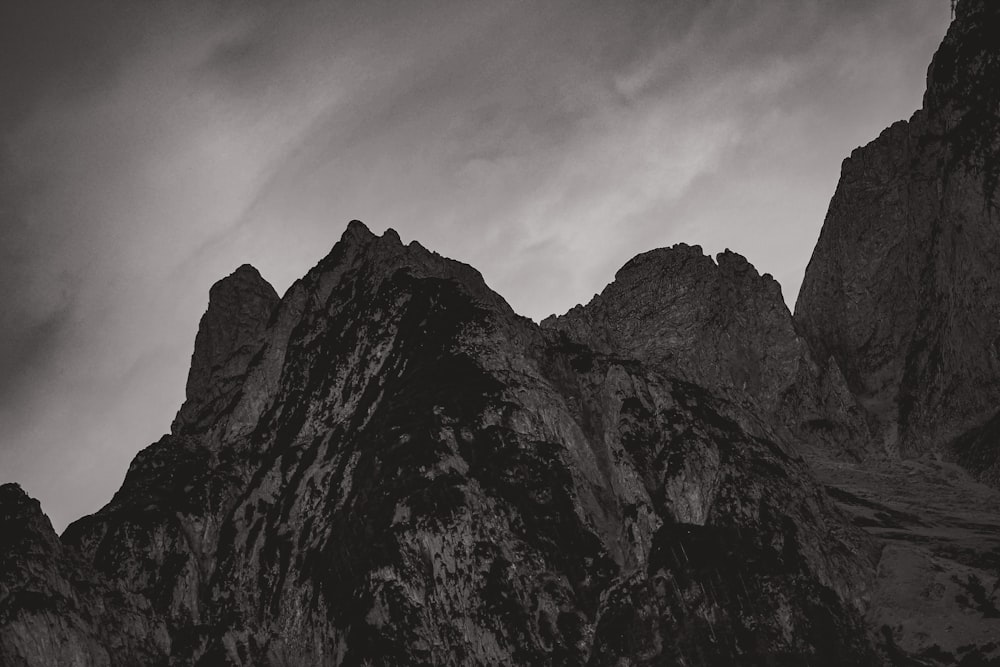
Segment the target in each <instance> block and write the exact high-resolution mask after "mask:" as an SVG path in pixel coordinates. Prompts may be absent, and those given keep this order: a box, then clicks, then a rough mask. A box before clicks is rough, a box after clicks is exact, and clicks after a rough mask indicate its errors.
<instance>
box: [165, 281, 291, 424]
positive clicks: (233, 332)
mask: <svg viewBox="0 0 1000 667" xmlns="http://www.w3.org/2000/svg"><path fill="white" fill-rule="evenodd" d="M278 301H279V299H278V294H277V293H276V292H275V291H274V288H273V287H271V285H270V284H269V283H268V282H267V281H266V280H264V279H263V278H261V276H260V273H258V271H257V269H255V268H253V267H252V266H250V265H249V264H244V265H243V266H241V267H240V268H238V269H236V271H234V272H233V273H232V275H230V276H229V277H227V278H224V279H223V280H220V281H219V282H217V283H216V284H215V285H213V286H212V289H211V290H210V291H209V299H208V310H207V311H206V312H205V314H204V315H203V316H202V318H201V324H200V325H199V326H198V336H197V338H195V342H194V354H193V355H192V357H191V370H190V372H189V374H188V381H187V400H185V401H184V405H183V406H181V409H180V411H179V412H178V413H177V417H176V419H175V420H174V424H173V427H172V430H173V432H174V433H197V432H200V431H204V430H206V429H207V428H209V427H210V426H214V425H216V421H217V417H218V415H220V414H222V413H224V412H226V411H227V409H228V408H229V407H230V403H232V402H233V401H234V400H238V399H239V392H240V390H241V388H242V384H243V379H244V376H245V374H246V371H247V368H248V367H249V366H250V362H251V361H252V360H253V358H254V355H256V354H257V353H259V352H260V348H261V346H262V344H263V340H262V339H261V337H260V336H261V333H262V331H263V329H264V328H265V327H266V326H267V324H268V320H269V319H270V317H271V313H272V312H273V311H274V309H275V307H276V306H277V305H278Z"/></svg>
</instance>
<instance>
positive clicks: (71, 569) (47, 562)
mask: <svg viewBox="0 0 1000 667" xmlns="http://www.w3.org/2000/svg"><path fill="white" fill-rule="evenodd" d="M0 536H2V538H3V547H2V548H0V664H3V665H8V666H9V667H20V666H22V665H32V666H34V665H46V666H48V665H51V666H52V667H59V666H62V665H101V666H104V665H108V666H110V665H139V664H141V665H157V664H167V661H166V656H167V652H168V650H169V646H170V643H169V637H168V635H167V633H166V631H165V629H164V626H163V623H162V621H161V620H160V619H159V617H158V615H157V614H156V612H155V611H154V610H153V609H152V608H151V605H150V604H149V601H147V600H146V599H145V598H143V597H142V596H139V595H134V594H132V593H129V592H125V591H122V590H118V589H117V588H116V587H114V586H112V585H110V584H109V582H107V581H105V580H102V579H101V578H100V577H99V576H98V575H97V574H96V573H95V572H94V570H93V568H91V567H90V566H89V565H87V564H86V563H84V562H83V561H81V560H80V559H78V558H77V557H76V556H75V554H73V553H72V551H70V550H69V549H66V548H65V547H64V546H63V545H62V544H61V543H60V541H59V538H58V537H57V536H56V534H55V532H54V531H53V530H52V524H50V523H49V520H48V518H46V516H45V515H44V514H42V510H41V507H39V504H38V501H37V500H33V499H31V498H29V497H28V496H27V495H26V494H25V493H24V491H22V490H21V487H19V486H18V485H16V484H4V485H3V486H0Z"/></svg>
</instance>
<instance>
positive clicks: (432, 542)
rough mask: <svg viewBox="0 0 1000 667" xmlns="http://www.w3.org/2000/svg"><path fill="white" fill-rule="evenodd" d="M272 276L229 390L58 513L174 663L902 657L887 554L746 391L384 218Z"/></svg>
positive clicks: (75, 548)
mask: <svg viewBox="0 0 1000 667" xmlns="http://www.w3.org/2000/svg"><path fill="white" fill-rule="evenodd" d="M232 281H233V279H232V278H230V279H227V281H224V282H223V283H221V285H222V286H223V287H225V286H226V285H227V282H229V283H232ZM248 283H249V285H250V286H251V287H252V288H253V289H250V290H246V297H245V298H246V299H249V300H250V301H251V302H252V303H259V304H260V305H261V307H256V306H253V307H251V308H246V309H244V308H236V309H235V312H239V313H247V314H248V315H249V317H247V318H246V319H240V318H224V319H223V321H222V324H224V325H229V324H231V323H233V322H234V319H235V321H236V323H237V324H238V326H236V327H235V331H237V332H238V333H237V334H230V333H226V330H225V329H223V330H222V331H223V334H222V335H219V334H218V333H215V334H213V336H214V337H209V336H203V335H202V334H201V333H199V336H198V339H197V341H198V342H197V343H196V352H195V355H194V359H195V363H196V364H197V363H199V362H201V361H203V362H204V363H206V364H208V365H209V370H208V371H206V369H205V368H193V369H192V378H204V377H210V376H211V374H212V373H213V372H214V373H219V372H220V371H219V369H220V368H221V369H223V370H222V371H221V373H222V374H221V375H220V376H219V377H222V378H224V379H225V381H226V383H227V386H231V387H232V388H233V389H232V390H231V391H230V392H229V394H228V397H227V399H226V400H214V399H213V400H207V401H206V400H202V399H201V397H203V396H205V395H212V394H211V389H212V387H213V386H214V383H213V382H208V383H207V384H205V385H204V388H203V389H200V390H199V389H197V388H198V387H201V386H203V385H202V382H203V381H201V380H198V381H191V382H189V396H188V403H186V406H187V405H189V404H192V402H194V403H199V404H200V406H201V407H200V408H199V411H198V415H199V416H198V418H197V420H192V419H181V418H179V419H178V423H179V424H180V426H179V427H177V428H175V432H174V433H173V434H171V435H168V436H165V437H164V438H163V439H162V440H161V441H160V442H158V443H156V444H155V445H153V446H151V447H149V448H147V449H146V450H144V451H143V452H141V453H140V454H139V455H138V456H137V457H136V459H135V461H134V462H133V464H132V466H131V468H130V469H129V472H128V475H127V476H126V479H125V482H124V484H123V486H122V488H121V490H120V491H119V492H118V494H116V496H115V498H114V499H113V500H112V502H111V503H109V505H108V506H106V507H105V508H104V509H102V510H101V511H100V512H98V513H97V514H95V515H93V516H90V517H85V518H84V519H81V520H80V521H78V522H76V523H74V524H73V525H72V526H70V527H69V528H68V529H67V531H66V533H65V534H64V536H63V541H64V542H65V543H66V544H67V545H68V550H70V551H72V552H73V553H75V554H78V555H79V557H80V558H81V559H82V560H83V561H85V564H86V565H87V567H93V569H94V570H96V572H97V573H99V575H100V576H101V577H103V580H104V581H107V582H113V583H114V585H115V586H116V587H118V588H119V589H120V590H123V591H128V592H129V593H130V594H133V595H135V596H137V597H140V598H142V599H144V600H148V601H149V604H150V606H151V607H152V608H153V610H154V612H155V613H154V616H155V617H157V618H161V619H163V623H164V624H165V627H166V629H167V631H168V633H169V638H170V644H169V654H170V660H171V661H172V662H173V664H193V663H196V664H204V665H217V664H240V665H250V664H272V665H284V664H399V665H403V664H451V665H467V664H483V665H488V664H566V665H578V664H594V665H605V664H607V665H614V664H620V661H621V660H630V661H631V663H630V664H664V663H667V664H671V663H678V664H681V661H685V662H686V663H687V664H720V663H726V664H759V663H760V662H762V661H770V662H771V663H772V664H802V663H803V661H806V660H808V661H809V662H810V664H830V665H835V664H877V662H878V659H879V655H878V653H877V651H876V649H875V648H874V647H873V641H872V637H871V635H870V633H869V632H868V630H867V629H866V626H865V625H864V622H863V614H864V611H865V609H866V601H867V599H868V596H869V595H870V592H871V589H870V584H871V582H872V579H873V577H874V572H875V570H874V566H875V562H876V560H877V550H876V549H875V548H874V546H873V544H872V543H871V542H870V541H869V539H868V538H867V537H866V536H865V535H864V534H863V532H861V531H859V530H857V529H856V528H853V527H852V526H850V525H849V524H847V523H846V522H845V520H844V518H843V515H842V514H841V513H840V511H839V510H837V509H836V508H835V507H834V506H833V505H832V504H831V502H830V501H829V499H828V498H827V496H826V494H825V493H824V492H823V490H822V488H821V487H819V486H818V485H817V484H816V483H815V482H814V481H813V478H812V476H811V475H810V473H809V472H808V470H807V469H806V467H805V465H804V463H803V462H802V460H801V459H800V458H798V457H797V456H794V455H791V454H789V453H788V452H787V451H785V450H784V449H783V448H782V447H781V446H779V445H778V444H776V443H775V442H774V441H773V440H772V439H771V433H770V430H769V429H768V428H767V427H766V424H764V423H763V422H762V421H761V420H760V419H759V418H758V417H757V416H756V415H755V414H754V413H753V412H751V411H749V410H747V409H746V408H745V407H744V406H741V405H739V404H736V403H732V402H730V401H727V400H725V399H724V398H721V397H718V396H716V395H714V394H713V393H712V392H711V391H709V390H707V389H705V388H702V387H699V386H697V385H695V384H692V383H690V382H688V381H685V380H683V379H675V378H671V377H669V376H668V375H666V374H664V373H662V372H660V371H659V370H658V369H657V368H655V367H652V366H647V365H644V364H643V363H641V362H640V361H638V360H636V359H635V358H630V357H625V356H622V355H619V354H614V353H610V352H607V351H601V350H595V349H592V348H590V347H588V346H586V345H583V344H581V343H579V342H576V341H573V340H571V339H570V338H569V337H567V336H566V335H565V334H564V333H562V332H559V331H553V330H546V329H543V328H540V327H539V326H537V325H535V324H534V323H532V322H531V321H529V320H527V319H525V318H522V317H519V316H517V315H516V314H515V313H513V312H512V311H511V309H510V308H509V306H508V305H507V304H506V303H505V302H504V301H503V300H502V299H501V298H500V297H499V296H497V295H496V294H494V293H493V292H491V291H490V290H489V289H488V288H487V287H486V286H485V284H484V283H483V281H482V278H481V276H480V275H479V274H478V273H477V272H476V271H475V270H473V269H472V268H470V267H468V266H465V265H463V264H460V263H457V262H453V261H451V260H447V259H444V258H442V257H440V256H438V255H436V254H434V253H431V252H429V251H427V250H425V249H424V248H422V247H421V246H419V245H418V244H416V243H411V244H409V245H403V244H402V243H400V241H399V239H398V237H397V236H396V235H395V233H394V232H391V231H390V232H387V233H386V234H385V235H384V236H382V237H376V236H374V235H372V234H371V233H370V232H369V231H368V230H367V229H366V228H364V227H363V225H361V224H360V223H352V224H351V226H350V227H349V228H348V230H347V231H346V232H345V234H344V237H343V238H342V239H341V242H340V243H338V244H337V245H336V246H335V247H334V249H333V251H332V252H331V253H330V255H329V256H328V257H327V258H325V259H324V260H323V261H321V262H320V263H319V264H318V265H317V266H316V267H315V268H314V269H313V270H312V271H310V272H309V274H307V275H306V276H305V277H304V278H303V279H302V280H300V281H298V282H297V283H295V284H294V285H293V286H292V287H291V288H290V289H289V291H288V293H287V294H286V295H285V296H284V297H283V298H282V299H281V302H280V303H279V304H278V305H277V306H276V307H273V308H272V307H270V306H268V304H269V303H270V301H269V299H266V298H262V299H259V301H258V300H256V296H257V295H260V294H265V295H266V293H267V291H268V290H266V289H257V288H256V287H255V286H261V285H262V283H261V282H258V281H257V280H256V279H254V280H252V281H248ZM246 285H247V283H241V284H237V287H238V288H240V289H242V288H244V287H245V286H246ZM222 291H223V289H222V288H221V287H220V288H216V289H215V290H213V294H212V299H211V305H210V307H209V313H208V314H206V317H205V318H204V319H203V327H204V326H208V327H216V326H217V325H218V324H219V323H220V321H219V320H217V319H216V318H215V317H214V316H213V311H214V310H215V309H217V308H220V307H222V305H223V304H225V303H226V301H225V300H223V299H221V298H217V296H218V294H219V292H222ZM234 291H236V292H239V289H237V290H234ZM228 310H229V311H230V312H234V311H233V309H231V308H230V309H228ZM254 317H256V318H258V320H257V323H255V322H254V321H253V318H254ZM232 330H233V329H230V330H228V331H232ZM213 340H222V341H225V342H224V343H223V344H216V343H212V344H211V345H209V344H208V343H205V341H213ZM248 341H249V342H248ZM203 345H204V346H205V348H206V349H205V350H202V349H200V348H201V347H202V346H203ZM234 350H235V352H234ZM234 357H236V361H235V362H234V361H232V360H233V359H234ZM244 357H249V361H248V362H247V363H243V361H242V359H243V358H244ZM192 387H194V388H195V390H191V389H190V388H192ZM182 412H183V411H182Z"/></svg>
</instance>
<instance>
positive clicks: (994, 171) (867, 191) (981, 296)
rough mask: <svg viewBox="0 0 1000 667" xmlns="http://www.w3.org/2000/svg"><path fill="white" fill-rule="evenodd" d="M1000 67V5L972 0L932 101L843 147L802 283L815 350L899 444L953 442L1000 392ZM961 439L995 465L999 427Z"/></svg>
mask: <svg viewBox="0 0 1000 667" xmlns="http://www.w3.org/2000/svg"><path fill="white" fill-rule="evenodd" d="M998 80H1000V5H997V3H995V2H988V1H986V0H961V2H959V3H958V6H957V16H956V19H955V20H954V22H953V23H952V25H951V27H950V29H949V30H948V34H947V36H946V38H945V40H944V42H943V43H942V45H941V47H940V48H939V49H938V51H937V53H936V54H935V56H934V59H933V62H932V63H931V66H930V68H929V69H928V73H927V92H926V93H925V95H924V101H923V107H922V108H921V109H920V110H919V111H917V112H916V113H915V114H914V115H913V116H912V117H911V118H910V119H909V120H908V121H905V122H899V123H896V124H894V125H893V126H892V127H890V128H888V129H887V130H885V131H884V132H883V133H882V134H881V135H880V136H879V137H878V138H877V139H876V140H875V141H873V142H871V143H870V144H868V145H867V146H865V147H863V148H859V149H857V150H855V151H854V152H853V153H852V154H851V156H850V158H848V159H847V160H845V161H844V164H843V169H842V174H841V179H840V183H839V184H838V186H837V190H836V193H835V194H834V197H833V200H832V202H831V204H830V209H829V212H828V214H827V218H826V221H825V223H824V225H823V230H822V232H821V234H820V238H819V241H818V243H817V245H816V249H815V251H814V253H813V256H812V259H811V261H810V263H809V266H808V269H807V270H806V275H805V280H804V282H803V285H802V289H801V291H800V292H799V297H798V302H797V303H796V307H795V321H796V324H797V325H798V327H799V329H800V331H801V332H802V334H803V336H804V337H805V338H806V340H807V341H808V342H809V345H810V347H811V349H812V350H813V352H814V355H815V357H816V358H817V360H820V361H823V362H825V361H827V360H830V361H831V363H835V364H836V365H837V366H838V367H839V368H840V369H841V371H842V372H843V374H844V377H845V379H846V380H847V384H848V386H849V387H850V388H851V390H852V391H853V392H854V393H855V394H856V395H857V396H858V398H859V400H860V402H861V403H862V404H863V405H864V407H865V408H866V411H867V412H868V414H869V418H870V422H871V424H872V426H873V430H874V431H875V432H876V433H877V440H878V442H879V443H880V445H881V447H882V448H884V450H886V451H888V452H890V453H893V454H902V455H914V454H920V453H923V452H928V451H940V450H942V449H946V448H948V447H949V446H950V445H951V444H952V443H954V442H955V441H956V439H958V438H959V437H960V436H963V434H965V433H967V432H969V431H970V430H971V429H978V428H979V427H981V426H982V425H984V424H985V423H986V422H987V421H989V420H990V419H991V418H992V417H993V416H994V415H995V414H996V411H997V408H998V405H1000V296H998V295H1000V272H998V269H997V267H998V266H1000V233H998V231H1000V226H998V225H1000V215H998V205H1000V195H998V190H997V180H998V176H1000V86H997V81H998ZM988 430H989V429H987V430H986V431H988ZM986 431H983V430H982V429H980V432H986ZM974 441H975V442H974ZM962 442H963V443H965V444H964V447H965V449H964V450H963V453H962V454H961V455H962V456H963V457H964V460H965V462H966V463H967V464H968V465H969V466H970V467H971V468H972V469H973V470H974V471H976V472H980V473H984V472H986V471H987V470H989V469H992V468H994V467H995V465H996V454H995V452H996V447H995V444H996V443H995V439H993V440H992V441H991V442H990V444H989V446H987V445H985V444H984V443H982V442H980V441H978V440H975V438H971V437H966V438H963V439H962ZM985 450H989V451H985Z"/></svg>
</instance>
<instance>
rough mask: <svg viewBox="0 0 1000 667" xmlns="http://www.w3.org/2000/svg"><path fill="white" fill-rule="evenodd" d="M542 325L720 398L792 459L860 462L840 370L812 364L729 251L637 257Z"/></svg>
mask: <svg viewBox="0 0 1000 667" xmlns="http://www.w3.org/2000/svg"><path fill="white" fill-rule="evenodd" d="M542 326H543V327H546V328H551V329H555V330H559V331H562V332H564V333H565V334H566V335H567V336H569V337H570V338H571V339H573V340H575V341H579V342H581V343H585V344H586V345H588V346H590V347H592V348H594V349H597V350H601V351H603V352H605V353H610V354H617V355H623V356H626V357H629V358H633V359H638V360H640V361H642V362H643V363H644V364H646V365H647V366H649V367H651V368H655V369H657V370H658V371H660V372H662V373H665V374H667V375H670V376H674V377H680V378H683V379H685V380H688V381H690V382H692V383H694V384H697V385H699V386H701V387H706V388H709V389H711V390H712V391H713V392H715V393H717V394H719V395H723V396H726V397H727V398H728V399H729V400H731V401H733V402H735V403H738V404H740V405H743V406H744V407H745V408H746V409H747V410H748V411H750V412H751V413H753V414H755V415H757V416H758V417H759V418H760V419H761V421H762V422H763V423H764V424H767V425H768V427H770V428H771V429H772V430H773V432H774V434H775V435H774V437H776V438H777V439H780V440H781V441H783V442H786V443H788V445H789V446H791V447H793V448H797V449H799V450H800V451H801V450H802V449H803V448H815V449H817V450H820V451H824V452H827V453H830V454H833V455H842V454H845V453H846V454H848V455H851V456H852V457H855V458H856V457H860V456H863V454H864V449H865V443H866V442H867V439H868V427H867V424H866V422H865V417H864V412H863V410H862V409H861V408H860V407H859V406H858V404H857V401H856V400H855V398H854V396H853V395H852V394H851V392H850V391H849V390H848V388H847V385H846V384H845V382H844V379H843V377H842V376H841V375H840V373H839V368H838V367H837V366H836V365H835V364H832V365H830V366H829V367H826V368H824V367H820V366H818V365H817V364H816V363H814V361H813V359H812V356H811V355H810V352H809V348H808V346H807V344H806V342H805V341H804V340H803V339H802V338H801V337H799V335H798V333H797V331H796V329H795V324H794V322H793V320H792V315H791V313H790V312H789V311H788V307H787V306H786V305H785V301H784V298H783V297H782V295H781V286H780V285H778V283H777V281H775V280H774V279H773V278H772V277H771V276H770V275H768V274H764V275H763V276H762V275H760V274H759V273H758V272H757V270H756V269H755V268H754V267H753V266H752V265H751V264H750V263H749V262H747V260H746V259H745V258H743V257H742V256H741V255H738V254H736V253H734V252H731V251H728V250H727V251H726V252H724V253H720V254H719V255H718V256H717V257H716V258H715V259H714V260H713V258H711V257H709V256H706V255H705V254H703V252H702V250H701V248H700V247H699V246H689V245H686V244H683V243H682V244H678V245H676V246H674V247H672V248H660V249H657V250H652V251H650V252H647V253H643V254H641V255H639V256H637V257H635V258H633V259H632V260H631V261H629V262H628V263H627V264H626V265H625V266H623V267H622V268H621V269H620V270H619V271H618V273H617V274H616V275H615V280H614V282H612V283H611V284H610V285H608V286H607V288H605V290H604V291H603V292H602V293H601V294H599V295H597V296H595V297H594V299H593V300H592V301H591V302H590V303H589V304H587V305H586V306H576V307H575V308H573V309H572V310H570V311H569V312H568V313H566V314H565V315H562V316H561V317H550V318H547V319H546V320H544V321H543V322H542Z"/></svg>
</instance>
